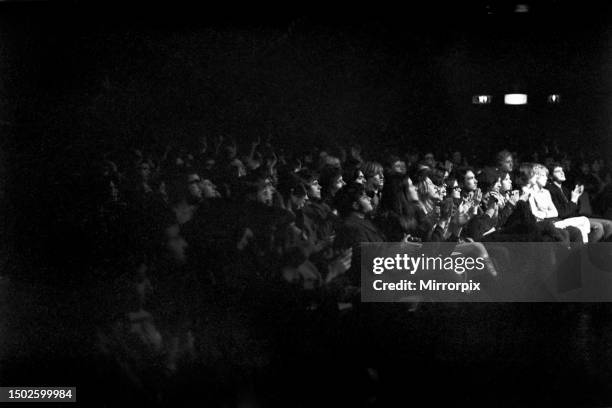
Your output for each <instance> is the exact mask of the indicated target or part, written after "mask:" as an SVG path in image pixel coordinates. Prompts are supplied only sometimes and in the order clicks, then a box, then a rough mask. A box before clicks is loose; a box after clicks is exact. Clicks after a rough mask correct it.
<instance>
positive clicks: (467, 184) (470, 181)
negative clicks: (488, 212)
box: [463, 170, 478, 191]
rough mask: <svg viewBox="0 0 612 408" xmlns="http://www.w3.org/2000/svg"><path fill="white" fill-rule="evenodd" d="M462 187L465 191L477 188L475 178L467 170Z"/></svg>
mask: <svg viewBox="0 0 612 408" xmlns="http://www.w3.org/2000/svg"><path fill="white" fill-rule="evenodd" d="M463 187H464V188H465V190H467V191H474V190H476V187H478V181H477V180H476V176H475V175H474V172H473V171H471V170H469V171H467V172H466V173H465V177H464V179H463Z"/></svg>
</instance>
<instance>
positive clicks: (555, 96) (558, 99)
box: [548, 94, 561, 103]
mask: <svg viewBox="0 0 612 408" xmlns="http://www.w3.org/2000/svg"><path fill="white" fill-rule="evenodd" d="M559 102H561V96H560V95H559V94H553V95H548V103H559Z"/></svg>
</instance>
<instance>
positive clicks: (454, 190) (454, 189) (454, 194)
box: [451, 180, 461, 200]
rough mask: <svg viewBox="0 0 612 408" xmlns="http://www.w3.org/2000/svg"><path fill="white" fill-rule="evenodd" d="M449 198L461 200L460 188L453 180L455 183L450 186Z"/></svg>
mask: <svg viewBox="0 0 612 408" xmlns="http://www.w3.org/2000/svg"><path fill="white" fill-rule="evenodd" d="M451 191H452V192H451V197H452V198H454V199H456V200H458V199H460V198H461V187H459V183H458V182H457V180H455V182H454V183H453V185H452V186H451Z"/></svg>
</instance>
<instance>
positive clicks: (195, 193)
mask: <svg viewBox="0 0 612 408" xmlns="http://www.w3.org/2000/svg"><path fill="white" fill-rule="evenodd" d="M200 183H202V180H200V176H198V175H197V174H190V175H189V176H188V177H187V191H188V192H189V195H190V196H191V198H195V199H198V200H200V199H202V196H203V195H202V188H201V187H200Z"/></svg>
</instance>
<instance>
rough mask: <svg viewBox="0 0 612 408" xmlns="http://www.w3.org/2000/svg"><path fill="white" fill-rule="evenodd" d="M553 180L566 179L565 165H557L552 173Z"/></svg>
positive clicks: (561, 181)
mask: <svg viewBox="0 0 612 408" xmlns="http://www.w3.org/2000/svg"><path fill="white" fill-rule="evenodd" d="M552 178H553V181H556V182H559V183H563V182H564V181H565V172H564V171H563V167H555V168H554V169H553V174H552Z"/></svg>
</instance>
